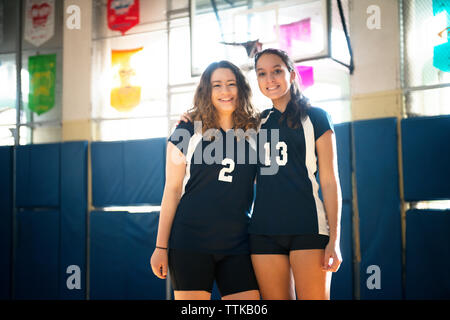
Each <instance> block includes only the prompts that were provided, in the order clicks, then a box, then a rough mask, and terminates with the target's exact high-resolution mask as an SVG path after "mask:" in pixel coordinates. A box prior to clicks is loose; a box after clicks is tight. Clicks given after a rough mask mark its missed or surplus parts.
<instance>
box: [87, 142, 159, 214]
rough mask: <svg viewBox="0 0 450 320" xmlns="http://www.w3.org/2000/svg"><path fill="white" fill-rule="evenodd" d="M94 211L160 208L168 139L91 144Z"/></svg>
mask: <svg viewBox="0 0 450 320" xmlns="http://www.w3.org/2000/svg"><path fill="white" fill-rule="evenodd" d="M91 151H92V195H93V205H94V206H95V207H106V206H127V205H139V204H147V205H160V203H161V199H162V195H163V191H164V182H165V181H164V180H165V151H166V139H165V138H156V139H146V140H132V141H117V142H92V143H91Z"/></svg>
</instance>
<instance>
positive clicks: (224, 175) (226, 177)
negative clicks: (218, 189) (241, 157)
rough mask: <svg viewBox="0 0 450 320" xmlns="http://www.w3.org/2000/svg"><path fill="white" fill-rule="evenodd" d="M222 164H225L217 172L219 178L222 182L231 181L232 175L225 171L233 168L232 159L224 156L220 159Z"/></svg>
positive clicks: (229, 171)
mask: <svg viewBox="0 0 450 320" xmlns="http://www.w3.org/2000/svg"><path fill="white" fill-rule="evenodd" d="M222 165H223V166H225V167H223V168H222V170H220V172H219V180H220V181H224V182H231V181H233V176H232V175H227V173H231V172H233V170H234V161H233V160H232V159H229V158H225V159H223V160H222Z"/></svg>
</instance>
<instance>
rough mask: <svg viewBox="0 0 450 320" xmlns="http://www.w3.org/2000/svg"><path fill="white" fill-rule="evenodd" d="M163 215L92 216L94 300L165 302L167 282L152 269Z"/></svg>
mask: <svg viewBox="0 0 450 320" xmlns="http://www.w3.org/2000/svg"><path fill="white" fill-rule="evenodd" d="M158 219H159V212H150V213H128V212H111V211H93V212H91V214H90V299H92V300H98V299H101V300H105V299H106V300H116V299H117V300H118V299H121V300H127V299H137V300H141V299H153V300H164V299H165V297H166V293H165V288H166V280H162V279H159V278H157V277H156V276H155V275H154V274H153V272H152V270H151V267H150V257H151V255H152V253H153V251H154V249H155V243H156V234H157V227H158Z"/></svg>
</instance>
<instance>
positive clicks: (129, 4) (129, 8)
mask: <svg viewBox="0 0 450 320" xmlns="http://www.w3.org/2000/svg"><path fill="white" fill-rule="evenodd" d="M138 23H139V0H108V27H109V28H110V29H111V30H117V31H120V32H121V33H122V35H124V34H125V32H127V31H128V30H130V29H131V28H133V27H134V26H135V25H137V24H138Z"/></svg>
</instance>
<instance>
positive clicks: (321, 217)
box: [249, 107, 334, 235]
mask: <svg viewBox="0 0 450 320" xmlns="http://www.w3.org/2000/svg"><path fill="white" fill-rule="evenodd" d="M281 116H282V113H281V112H280V111H278V110H277V109H276V108H272V109H268V110H265V111H263V113H262V122H261V130H260V132H259V134H258V139H260V141H258V148H261V147H262V146H264V147H265V149H267V150H266V152H268V153H269V155H267V157H270V162H271V163H270V164H272V163H273V162H274V161H276V163H277V165H278V172H277V173H276V174H273V175H268V174H264V171H263V170H264V169H267V165H268V163H266V162H264V161H263V163H260V162H258V164H259V167H258V173H257V183H256V199H255V203H254V209H253V214H252V219H251V222H250V227H249V232H250V233H254V234H284V235H288V234H291V235H294V234H324V235H329V228H328V221H327V216H326V213H325V209H324V205H323V203H322V201H321V200H320V198H319V194H318V191H319V184H318V183H317V180H316V174H317V169H318V164H317V157H316V150H315V141H316V140H317V139H318V138H319V137H320V136H321V135H322V134H323V133H325V132H326V131H327V130H329V129H331V130H334V128H333V124H332V121H331V118H330V116H329V115H328V113H327V112H325V111H324V110H322V109H320V108H316V107H311V108H309V109H308V111H307V117H306V118H305V119H304V120H303V121H302V125H301V126H300V127H299V128H297V129H291V128H289V127H288V126H287V124H286V120H284V121H282V122H281V124H280V123H279V120H280V117H281ZM272 129H278V130H279V131H278V133H279V142H277V140H275V141H271V136H272V135H273V134H274V131H272ZM263 133H264V134H263ZM265 133H267V135H266V134H265ZM265 135H266V136H267V138H266V137H265ZM261 140H264V141H261ZM275 143H276V146H273V144H275Z"/></svg>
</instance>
